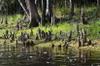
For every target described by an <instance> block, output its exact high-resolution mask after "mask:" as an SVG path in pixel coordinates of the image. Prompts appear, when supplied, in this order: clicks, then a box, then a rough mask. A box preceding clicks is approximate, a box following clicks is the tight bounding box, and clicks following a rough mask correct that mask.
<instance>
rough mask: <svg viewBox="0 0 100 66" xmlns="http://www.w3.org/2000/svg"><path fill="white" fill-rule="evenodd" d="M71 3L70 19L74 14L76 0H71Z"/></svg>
mask: <svg viewBox="0 0 100 66" xmlns="http://www.w3.org/2000/svg"><path fill="white" fill-rule="evenodd" d="M69 3H70V6H69V7H70V14H69V19H72V18H73V15H74V0H69Z"/></svg>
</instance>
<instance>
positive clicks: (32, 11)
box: [19, 0, 40, 28]
mask: <svg viewBox="0 0 100 66" xmlns="http://www.w3.org/2000/svg"><path fill="white" fill-rule="evenodd" d="M24 1H25V4H26V8H25V6H23V3H22V1H21V0H19V3H20V5H21V6H22V8H23V10H24V11H25V13H26V14H27V15H29V16H28V17H29V20H30V24H29V28H32V27H36V26H38V23H39V20H40V16H39V14H38V10H37V7H36V4H35V0H24ZM26 10H28V11H26Z"/></svg>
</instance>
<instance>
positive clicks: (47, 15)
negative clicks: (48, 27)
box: [42, 0, 52, 23]
mask: <svg viewBox="0 0 100 66" xmlns="http://www.w3.org/2000/svg"><path fill="white" fill-rule="evenodd" d="M51 17H52V4H51V0H43V12H42V22H44V23H45V22H51Z"/></svg>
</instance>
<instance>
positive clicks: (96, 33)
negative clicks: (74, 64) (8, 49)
mask: <svg viewBox="0 0 100 66" xmlns="http://www.w3.org/2000/svg"><path fill="white" fill-rule="evenodd" d="M99 11H100V1H99V0H0V46H1V45H3V46H5V45H7V46H8V45H10V46H14V47H16V46H17V44H18V47H17V48H16V49H18V50H15V51H16V52H20V51H22V49H23V47H25V48H26V50H28V51H29V52H30V51H31V50H33V49H34V48H35V50H34V51H36V50H38V49H37V48H39V50H38V51H39V52H40V50H41V48H42V49H45V48H46V49H47V50H51V51H52V52H53V53H54V55H55V54H57V53H58V55H59V53H60V54H61V55H60V56H61V57H62V56H63V55H67V54H68V55H70V56H71V55H72V56H73V55H75V56H78V57H80V56H81V55H83V56H84V55H85V56H86V55H89V58H91V59H97V58H98V57H100V51H99V50H100V47H99V46H100V44H99V43H100V12H99ZM29 48H30V49H31V50H30V49H29ZM56 48H58V49H56ZM59 48H60V50H59ZM38 51H37V52H38ZM84 51H85V53H84ZM41 52H42V50H41ZM80 52H82V53H81V54H80ZM89 52H90V54H89ZM93 57H97V58H93ZM97 60H99V59H97Z"/></svg>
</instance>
